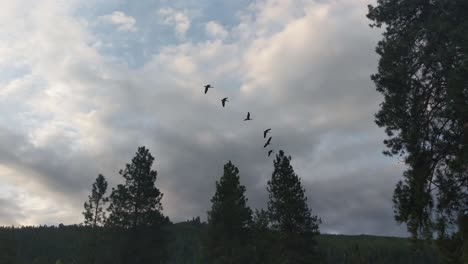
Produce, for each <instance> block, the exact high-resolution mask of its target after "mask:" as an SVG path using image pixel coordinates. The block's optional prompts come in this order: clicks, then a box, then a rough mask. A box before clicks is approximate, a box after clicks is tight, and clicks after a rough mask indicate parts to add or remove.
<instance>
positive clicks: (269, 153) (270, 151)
mask: <svg viewBox="0 0 468 264" xmlns="http://www.w3.org/2000/svg"><path fill="white" fill-rule="evenodd" d="M271 153H273V150H272V149H270V150H269V151H268V157H270V155H271Z"/></svg>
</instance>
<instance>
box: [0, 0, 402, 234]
mask: <svg viewBox="0 0 468 264" xmlns="http://www.w3.org/2000/svg"><path fill="white" fill-rule="evenodd" d="M349 2H350V3H351V4H350V5H351V6H352V7H353V9H352V10H353V12H350V14H347V15H345V16H344V17H342V16H343V15H344V12H345V11H346V10H345V9H342V8H340V7H339V4H337V3H331V4H330V5H331V6H330V7H329V8H330V11H329V13H327V14H325V17H326V19H325V20H323V21H321V20H314V19H316V18H314V17H296V18H295V19H292V18H289V17H288V19H289V20H288V19H286V20H285V21H289V23H290V24H289V26H290V27H284V28H283V30H290V31H291V32H289V33H288V32H286V33H287V34H292V35H294V34H297V35H298V36H301V35H303V36H304V39H305V40H307V41H309V42H310V48H309V46H308V45H304V44H301V43H294V42H293V41H294V39H290V40H289V41H285V40H284V39H281V38H282V37H284V36H282V35H281V34H283V33H282V32H276V33H272V34H277V35H271V36H265V35H262V36H261V37H258V38H256V37H255V34H253V35H252V36H254V37H250V38H248V39H240V40H239V41H238V42H236V41H233V42H232V43H229V44H226V43H224V42H221V41H205V40H203V41H200V42H196V43H190V42H188V43H183V44H180V45H172V46H167V47H164V48H161V49H160V51H159V52H158V53H156V54H153V56H151V57H149V58H147V59H148V61H147V63H146V64H145V65H144V66H142V67H140V68H137V69H129V68H127V67H126V66H125V65H118V64H115V62H114V61H112V60H108V58H106V57H103V56H102V54H97V53H94V52H95V51H94V50H87V49H84V51H83V50H82V49H78V48H75V49H72V50H75V51H81V52H83V53H84V54H85V55H86V56H84V55H83V56H80V54H79V53H78V54H72V55H73V56H72V55H70V57H69V58H68V59H67V60H64V61H66V63H65V62H64V63H61V64H59V65H61V66H62V67H61V68H60V69H61V71H60V74H58V73H56V72H52V73H50V75H48V77H49V78H47V80H48V81H49V82H50V83H47V84H45V85H44V86H45V88H44V93H43V94H47V93H46V92H47V91H48V90H49V87H48V86H47V85H52V84H54V82H56V83H66V84H67V85H69V86H67V85H65V87H68V88H64V89H63V90H59V91H60V92H61V93H62V94H59V95H58V99H57V98H55V97H47V96H45V95H43V96H44V97H43V98H46V99H49V100H50V102H49V101H47V102H46V103H47V104H48V105H47V106H48V107H51V109H53V110H55V111H56V112H54V113H53V114H54V115H53V117H55V119H53V118H51V119H48V118H43V119H40V120H39V121H37V122H44V123H48V122H55V121H56V122H61V124H62V123H63V124H64V127H65V128H76V130H77V132H76V135H74V136H66V135H67V134H66V133H65V132H66V131H65V130H66V129H64V131H61V130H60V129H59V132H57V134H54V135H51V136H50V138H48V140H47V142H49V143H50V144H47V145H42V146H35V145H34V144H32V143H31V142H30V137H28V136H26V135H27V133H25V132H24V131H23V132H21V131H12V130H6V129H0V146H1V147H2V149H4V150H5V151H3V152H1V153H0V163H2V164H4V165H6V166H8V167H10V168H15V169H16V170H17V171H18V172H19V173H20V174H21V175H22V176H21V177H23V178H24V179H25V180H30V181H33V182H37V183H38V184H39V185H40V186H41V187H40V188H39V189H37V190H36V191H37V192H48V193H50V195H51V196H57V197H62V198H63V197H66V200H65V201H66V203H67V204H69V205H70V208H72V210H71V211H70V212H65V213H64V214H66V215H67V219H76V220H75V221H76V222H79V221H81V214H80V212H81V210H82V208H81V206H82V203H83V202H84V199H85V198H86V195H87V192H89V190H90V185H91V184H92V182H93V180H94V178H95V177H96V176H97V174H98V173H103V174H104V175H105V176H106V177H107V178H108V180H109V182H110V186H115V185H116V184H117V183H120V182H121V181H122V179H121V176H119V175H118V171H119V169H121V168H123V167H124V165H125V163H127V162H130V160H131V158H132V157H133V155H134V153H135V151H136V149H137V147H138V146H142V145H145V146H147V147H148V148H149V149H150V151H151V152H152V154H153V155H154V156H155V158H156V160H155V167H154V168H155V169H156V170H158V173H159V174H158V175H159V176H158V182H157V184H158V186H159V187H160V188H161V189H162V190H163V191H164V193H165V195H164V197H163V203H164V212H165V213H166V214H168V215H169V216H170V217H171V218H172V219H173V220H174V221H178V220H185V219H187V218H191V217H192V216H197V215H199V216H201V217H203V218H204V217H205V216H206V211H207V210H208V209H209V207H210V198H211V196H212V195H213V194H214V184H215V181H216V180H217V179H218V178H219V177H220V176H221V174H222V171H223V165H224V163H226V162H227V161H228V160H231V161H233V163H234V164H235V165H237V166H238V167H239V169H240V174H241V183H242V184H244V185H246V187H247V195H248V198H249V204H250V205H251V206H252V207H255V208H260V207H265V206H266V199H267V194H266V182H267V180H268V178H269V177H270V175H271V172H272V170H273V166H272V159H273V158H272V157H270V158H268V157H267V156H266V151H267V150H266V149H264V148H263V143H264V139H263V135H262V131H263V130H264V129H266V128H270V127H271V128H272V134H271V135H272V136H273V142H272V143H273V144H272V147H273V148H274V149H275V150H278V149H284V150H285V151H286V153H287V154H288V155H291V156H292V157H293V165H294V168H295V170H296V172H297V173H298V175H299V176H300V177H301V178H302V180H303V183H304V185H305V187H306V189H307V194H308V196H309V202H310V206H311V208H312V209H313V211H314V212H316V213H317V214H319V216H321V217H322V218H323V220H324V224H323V225H322V230H323V231H324V232H340V233H347V234H359V233H370V234H384V235H406V233H405V232H404V231H402V230H403V229H402V228H400V227H398V226H397V225H396V223H395V222H394V220H393V213H392V207H391V193H392V190H393V186H394V183H395V182H396V180H397V179H398V176H399V175H401V171H400V170H399V169H397V168H396V167H395V168H394V167H392V166H393V165H392V160H390V159H386V158H384V157H382V156H381V150H382V148H383V145H382V144H381V140H382V139H383V132H382V131H381V130H380V129H378V128H377V127H376V126H375V124H374V123H373V114H374V112H375V111H376V109H377V106H378V103H379V100H380V98H379V96H378V93H376V92H375V89H374V88H373V85H372V83H371V82H370V80H369V75H370V74H371V73H372V72H373V71H374V69H375V67H376V57H375V56H374V55H373V51H374V48H373V47H374V45H375V40H376V39H377V37H378V36H377V35H378V32H371V30H369V29H367V22H366V21H365V17H364V16H363V14H362V13H360V12H358V11H359V10H360V8H361V2H360V1H356V2H352V1H349ZM301 3H302V2H301ZM323 4H326V3H323ZM356 10H358V11H356ZM251 11H252V10H250V11H248V12H251ZM246 12H247V11H246ZM290 15H291V14H290ZM294 15H297V14H296V13H294V14H292V15H291V16H294ZM309 15H310V14H309ZM132 16H135V18H136V19H137V20H138V21H140V20H139V18H138V17H137V16H136V15H135V14H132ZM210 20H211V19H210ZM300 20H303V21H302V22H303V23H306V25H308V27H305V29H308V28H311V29H313V30H312V31H311V32H309V31H308V30H305V31H301V27H300V25H297V24H294V22H297V21H300ZM309 20H310V21H309ZM278 21H283V20H281V19H278V20H275V21H274V23H275V25H274V26H275V28H276V27H277V26H278V24H277V23H278ZM314 21H315V22H316V23H318V24H313V23H312V22H314ZM317 21H318V22H317ZM241 22H242V23H244V22H245V23H249V22H248V21H247V22H246V21H241ZM315 22H314V23H315ZM307 23H308V24H307ZM294 25H296V26H294ZM140 26H141V27H142V28H143V27H144V26H145V25H144V24H142V23H140V22H139V28H140ZM247 26H248V24H247ZM313 26H324V28H322V29H320V30H317V29H315V28H312V27H313ZM364 27H365V28H364ZM254 29H255V27H254V26H253V25H252V28H250V29H249V30H254ZM236 30H242V27H238V28H235V29H234V30H233V31H232V32H230V33H236V32H235V31H236ZM296 31H297V32H296ZM267 32H268V31H267ZM349 32H353V34H351V33H349ZM354 32H356V34H354ZM286 33H284V34H286ZM262 34H263V33H262ZM314 34H315V35H314ZM245 35H246V36H251V35H249V34H245ZM286 36H287V35H286ZM314 37H316V38H318V39H314ZM262 40H263V41H262ZM255 45H259V46H258V47H257V46H255ZM295 45H298V46H295ZM301 47H302V48H301ZM256 48H257V49H256ZM299 48H301V49H299ZM264 50H267V51H268V50H272V51H273V52H271V53H270V55H271V56H270V57H268V58H267V59H265V58H262V57H261V52H262V51H264ZM62 52H63V51H62ZM63 56H64V55H63V54H59V55H57V57H59V58H63ZM44 59H45V58H44ZM40 73H41V74H46V73H45V71H41V72H40ZM33 74H34V70H33ZM206 83H211V84H213V85H214V86H215V89H213V90H210V91H209V93H208V94H207V95H205V94H203V90H202V89H203V85H204V84H206ZM245 87H251V88H252V89H253V90H252V91H253V92H251V91H248V90H246V89H244V88H245ZM60 96H63V97H60ZM224 96H228V97H229V99H230V102H229V103H228V105H227V107H226V108H221V105H220V101H219V100H220V99H221V98H222V97H224ZM63 98H65V99H67V104H63V105H62V103H63V102H62V100H60V99H63ZM37 101H41V102H42V100H39V99H37V98H36V101H34V100H32V102H37ZM55 104H60V106H61V107H56V108H54V107H53V106H54V105H55ZM32 105H33V106H32V111H34V110H35V108H34V104H32ZM51 105H52V106H51ZM47 109H49V108H47ZM247 111H250V112H251V113H252V117H253V119H254V120H253V121H250V122H244V121H242V120H243V118H244V117H245V114H246V113H247ZM44 115H45V114H44ZM45 116H47V115H45ZM57 120H58V121H57ZM45 130H47V129H45ZM25 210H26V209H25ZM63 210H65V209H63ZM1 215H3V214H2V213H1V212H0V216H1ZM16 218H17V219H18V221H19V222H21V216H17V217H16ZM60 221H61V220H59V219H57V222H60Z"/></svg>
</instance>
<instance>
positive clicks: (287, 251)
mask: <svg viewBox="0 0 468 264" xmlns="http://www.w3.org/2000/svg"><path fill="white" fill-rule="evenodd" d="M273 165H274V171H273V174H272V176H271V180H269V181H268V187H267V190H268V192H269V201H268V212H269V217H270V221H271V224H272V227H273V229H274V230H276V231H277V232H278V235H279V238H280V241H279V245H280V249H279V252H278V257H277V258H276V260H277V261H278V263H317V260H318V257H317V256H318V255H319V253H318V252H317V249H316V243H315V240H314V236H315V235H316V234H318V233H319V224H320V223H321V220H320V218H318V217H317V216H315V215H314V216H313V215H312V213H311V210H310V209H309V207H308V205H307V197H306V196H305V189H304V188H303V187H302V184H301V181H300V179H299V177H298V176H297V175H296V173H295V172H294V169H293V167H292V166H291V157H288V156H285V154H284V151H282V150H281V151H279V153H278V154H277V155H276V159H275V160H274V162H273Z"/></svg>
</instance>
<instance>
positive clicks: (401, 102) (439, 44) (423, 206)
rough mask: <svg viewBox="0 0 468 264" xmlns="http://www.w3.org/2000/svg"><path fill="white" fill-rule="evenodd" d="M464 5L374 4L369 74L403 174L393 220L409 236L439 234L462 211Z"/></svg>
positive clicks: (466, 108)
mask: <svg viewBox="0 0 468 264" xmlns="http://www.w3.org/2000/svg"><path fill="white" fill-rule="evenodd" d="M467 12H468V2H467V1H465V0H450V1H448V0H435V1H429V0H418V1H414V0H402V1H393V0H378V1H377V5H376V6H372V5H370V6H369V13H368V15H367V17H368V18H369V19H370V20H372V21H373V24H371V26H373V27H374V26H375V27H379V28H380V27H382V26H384V34H383V39H382V40H381V41H379V43H378V45H377V49H376V51H377V53H378V54H379V55H380V60H379V67H378V72H377V73H376V74H374V75H372V80H373V81H374V82H375V84H376V87H377V91H379V92H380V93H382V94H383V95H384V102H383V103H382V104H381V105H380V107H381V108H380V110H379V112H378V113H377V114H376V123H377V125H378V126H380V127H385V131H386V134H387V135H388V139H386V140H384V143H385V145H386V146H387V150H386V151H384V154H385V155H388V156H401V157H403V159H404V161H405V163H406V165H407V167H408V169H407V170H406V171H405V172H404V174H403V178H404V179H403V180H402V181H400V182H399V183H398V184H397V186H396V188H395V192H394V197H393V202H394V208H395V218H396V220H397V221H398V222H400V223H406V225H407V227H408V231H409V232H411V234H412V235H413V237H414V238H419V237H431V236H432V233H433V232H434V231H438V232H439V237H445V236H446V235H448V234H446V232H448V230H453V229H455V230H456V229H460V226H458V225H457V223H458V222H459V221H457V219H458V218H459V217H464V216H466V214H467V212H468V184H467V182H468V144H466V143H465V144H463V134H464V133H465V137H466V136H467V134H466V133H467V132H463V125H464V124H467V122H468V75H467V74H466V72H467V71H468V17H467V16H466V14H467Z"/></svg>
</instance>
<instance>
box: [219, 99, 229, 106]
mask: <svg viewBox="0 0 468 264" xmlns="http://www.w3.org/2000/svg"><path fill="white" fill-rule="evenodd" d="M226 102H229V100H228V98H227V97H224V98H223V99H222V100H221V104H223V107H224V106H225V105H226Z"/></svg>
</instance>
